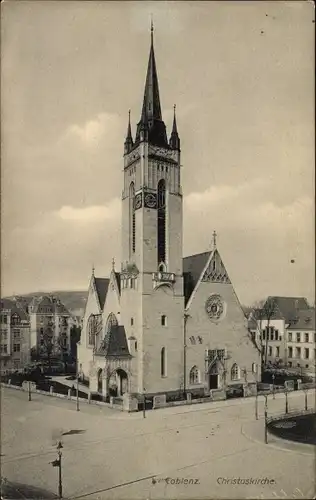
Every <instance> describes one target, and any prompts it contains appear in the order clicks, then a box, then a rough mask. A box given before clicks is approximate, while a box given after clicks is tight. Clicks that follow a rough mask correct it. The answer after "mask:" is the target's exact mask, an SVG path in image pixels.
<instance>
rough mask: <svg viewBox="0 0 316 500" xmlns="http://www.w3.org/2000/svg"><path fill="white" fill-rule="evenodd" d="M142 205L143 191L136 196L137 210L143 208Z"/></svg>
mask: <svg viewBox="0 0 316 500" xmlns="http://www.w3.org/2000/svg"><path fill="white" fill-rule="evenodd" d="M141 206H142V195H141V193H139V194H137V195H136V196H135V210H138V208H141Z"/></svg>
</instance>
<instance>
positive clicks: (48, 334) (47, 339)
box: [41, 327, 55, 371]
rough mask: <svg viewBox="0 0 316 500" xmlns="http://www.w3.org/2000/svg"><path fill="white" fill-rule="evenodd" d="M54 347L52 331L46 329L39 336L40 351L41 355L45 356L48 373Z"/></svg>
mask: <svg viewBox="0 0 316 500" xmlns="http://www.w3.org/2000/svg"><path fill="white" fill-rule="evenodd" d="M54 347H55V345H54V336H53V332H52V329H51V328H49V327H47V328H46V329H45V331H44V332H43V333H42V335H41V351H42V353H43V354H45V355H46V356H47V361H48V368H49V371H51V367H52V362H51V358H52V353H53V350H54Z"/></svg>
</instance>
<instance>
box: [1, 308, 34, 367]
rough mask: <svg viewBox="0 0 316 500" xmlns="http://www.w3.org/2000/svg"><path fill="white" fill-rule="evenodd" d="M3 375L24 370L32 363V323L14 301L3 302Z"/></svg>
mask: <svg viewBox="0 0 316 500" xmlns="http://www.w3.org/2000/svg"><path fill="white" fill-rule="evenodd" d="M0 334H1V338H0V365H1V373H6V372H11V371H15V370H21V369H23V368H24V367H25V366H26V365H27V364H28V363H29V362H30V321H29V317H28V315H27V313H26V311H25V310H24V309H22V308H20V307H18V306H17V304H16V303H15V302H14V301H13V300H9V299H2V300H1V314H0Z"/></svg>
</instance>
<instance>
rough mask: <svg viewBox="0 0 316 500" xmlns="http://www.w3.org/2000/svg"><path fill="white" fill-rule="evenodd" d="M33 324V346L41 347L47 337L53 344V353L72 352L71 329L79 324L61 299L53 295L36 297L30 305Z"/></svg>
mask: <svg viewBox="0 0 316 500" xmlns="http://www.w3.org/2000/svg"><path fill="white" fill-rule="evenodd" d="M28 313H29V317H30V326H31V348H36V349H40V348H41V347H42V348H43V346H44V345H45V342H46V341H47V339H49V341H50V342H51V343H52V344H53V349H52V355H54V356H58V355H60V354H61V353H62V352H66V353H69V352H70V331H71V328H72V326H73V325H74V324H75V325H77V318H76V317H75V316H72V315H71V314H70V312H69V311H68V310H67V309H66V307H65V306H64V305H63V304H62V303H61V301H60V300H59V299H58V298H57V297H54V296H53V295H44V296H41V297H34V298H33V299H32V300H31V302H30V303H29V305H28Z"/></svg>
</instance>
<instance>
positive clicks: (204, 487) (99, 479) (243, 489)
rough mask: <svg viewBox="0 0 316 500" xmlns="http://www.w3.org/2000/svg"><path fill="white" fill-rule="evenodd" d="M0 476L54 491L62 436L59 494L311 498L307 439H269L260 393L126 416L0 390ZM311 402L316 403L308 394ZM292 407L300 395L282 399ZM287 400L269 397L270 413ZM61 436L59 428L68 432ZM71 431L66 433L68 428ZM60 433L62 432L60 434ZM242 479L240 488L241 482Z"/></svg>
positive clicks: (312, 462)
mask: <svg viewBox="0 0 316 500" xmlns="http://www.w3.org/2000/svg"><path fill="white" fill-rule="evenodd" d="M1 392H2V395H1V399H2V401H1V402H2V405H1V408H2V422H1V427H2V448H1V455H2V457H1V461H2V476H3V477H5V478H6V479H7V480H8V481H10V482H16V483H21V484H27V485H30V486H34V487H38V488H43V489H45V490H47V491H49V492H52V493H57V490H58V469H57V468H54V467H52V465H51V464H50V462H52V461H53V460H54V459H56V457H57V451H56V444H57V442H58V440H59V439H61V440H62V443H63V450H62V453H63V455H62V464H63V466H62V478H63V497H64V498H78V499H79V498H87V499H89V498H91V499H92V498H93V499H108V498H137V499H148V498H150V499H158V498H168V499H169V498H170V499H171V498H284V497H289V498H313V496H314V489H315V473H314V467H315V454H314V451H315V450H314V448H313V447H312V446H310V445H303V444H297V443H289V442H285V441H284V442H283V441H281V440H280V439H277V438H275V437H273V436H269V444H264V423H263V411H264V399H263V398H259V420H256V419H255V400H254V399H252V398H251V399H236V400H228V401H220V402H214V403H211V404H210V403H208V404H201V405H195V406H193V405H192V406H188V407H172V408H166V409H162V410H156V411H151V412H147V413H146V418H145V419H143V416H142V413H135V414H126V413H121V412H119V413H118V412H116V411H114V410H111V409H110V408H103V407H97V406H89V405H87V404H81V405H80V411H79V412H77V411H76V405H75V402H73V401H67V400H60V399H57V398H52V397H48V396H42V395H39V394H32V401H30V402H29V401H28V400H27V399H28V398H27V393H23V392H20V391H15V390H12V389H7V388H2V391H1ZM308 404H309V407H312V406H313V405H314V404H315V393H314V391H311V392H310V394H309V399H308ZM289 407H290V410H294V409H303V408H304V394H303V393H298V392H295V393H291V394H290V395H289ZM282 411H284V396H283V395H282V394H278V395H277V396H276V399H275V400H273V399H272V397H269V399H268V412H269V414H273V413H278V412H282ZM65 433H66V434H65ZM67 433H68V434H67ZM63 434H65V435H63ZM238 483H239V484H238Z"/></svg>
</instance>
